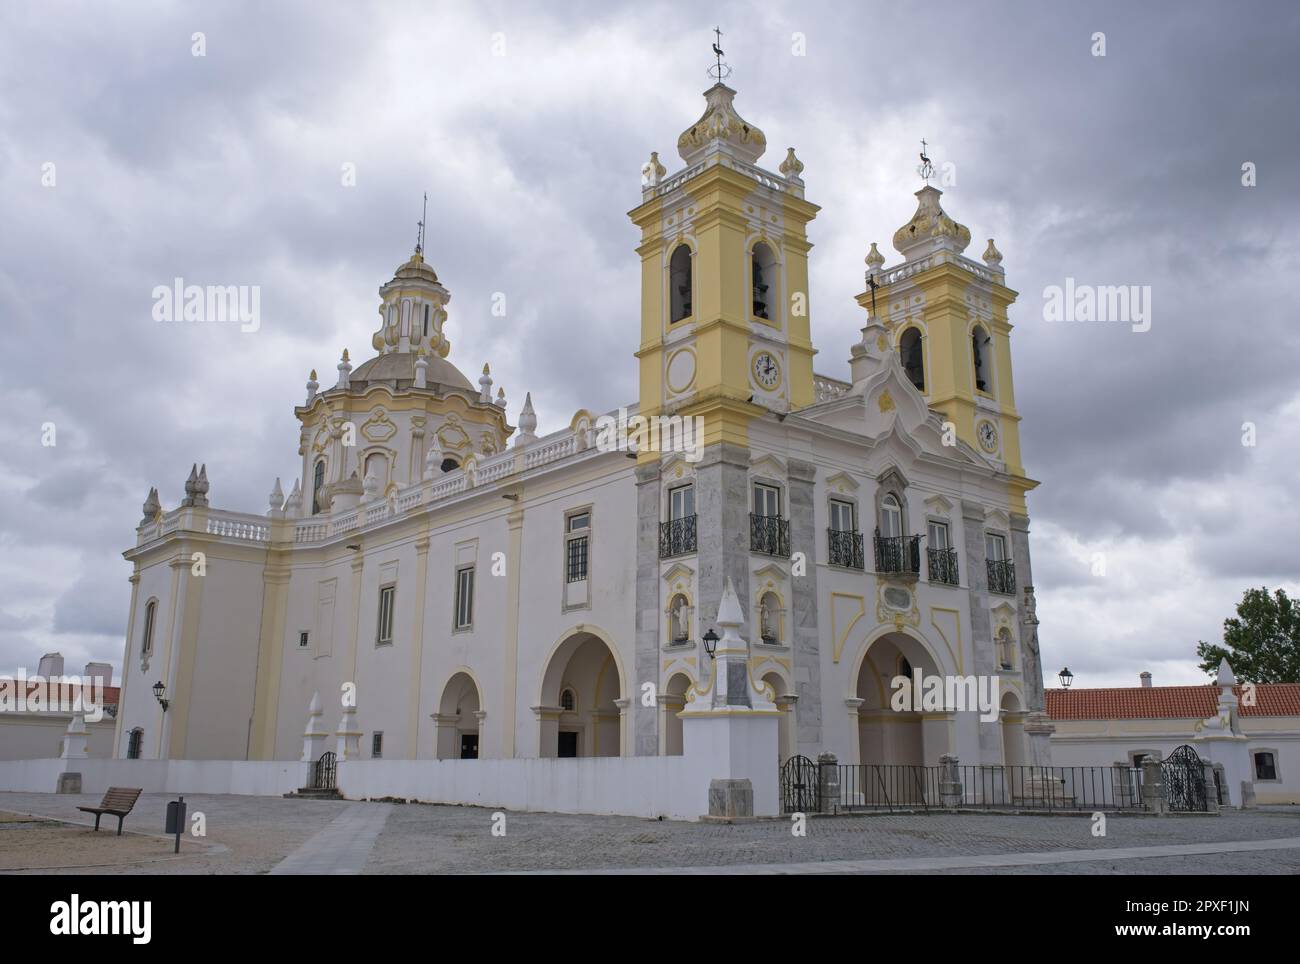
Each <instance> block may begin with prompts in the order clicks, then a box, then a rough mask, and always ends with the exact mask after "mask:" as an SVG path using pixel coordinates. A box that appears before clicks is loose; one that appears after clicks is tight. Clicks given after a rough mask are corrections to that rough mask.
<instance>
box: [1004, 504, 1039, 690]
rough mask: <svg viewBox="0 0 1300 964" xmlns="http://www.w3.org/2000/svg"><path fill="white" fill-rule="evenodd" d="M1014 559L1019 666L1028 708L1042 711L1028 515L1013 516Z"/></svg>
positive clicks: (1012, 551) (1012, 555)
mask: <svg viewBox="0 0 1300 964" xmlns="http://www.w3.org/2000/svg"><path fill="white" fill-rule="evenodd" d="M1011 561H1012V563H1014V564H1015V567H1016V584H1017V585H1018V587H1019V589H1020V627H1021V628H1020V669H1021V678H1022V679H1023V680H1024V682H1025V709H1027V710H1029V711H1030V712H1031V713H1032V712H1039V713H1041V712H1042V711H1043V709H1044V708H1045V706H1046V703H1045V700H1044V698H1043V663H1042V658H1041V656H1040V654H1039V651H1038V615H1037V612H1036V602H1035V599H1034V573H1033V568H1032V565H1031V563H1030V560H1029V518H1028V517H1027V516H1023V515H1013V516H1011Z"/></svg>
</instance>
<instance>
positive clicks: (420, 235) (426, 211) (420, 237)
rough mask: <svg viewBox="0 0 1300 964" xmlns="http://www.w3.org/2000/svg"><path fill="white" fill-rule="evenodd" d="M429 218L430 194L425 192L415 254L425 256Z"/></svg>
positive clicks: (418, 222)
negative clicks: (425, 225)
mask: <svg viewBox="0 0 1300 964" xmlns="http://www.w3.org/2000/svg"><path fill="white" fill-rule="evenodd" d="M428 217H429V192H428V191H425V192H424V210H423V211H422V212H421V213H420V220H419V221H417V222H416V225H417V226H418V227H419V232H418V233H417V234H416V236H415V253H416V254H424V222H425V220H426V219H427V218H428Z"/></svg>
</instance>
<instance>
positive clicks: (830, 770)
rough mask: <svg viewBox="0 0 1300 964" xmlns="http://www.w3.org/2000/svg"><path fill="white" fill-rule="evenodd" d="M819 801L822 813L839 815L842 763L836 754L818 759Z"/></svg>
mask: <svg viewBox="0 0 1300 964" xmlns="http://www.w3.org/2000/svg"><path fill="white" fill-rule="evenodd" d="M817 799H818V801H819V802H820V803H821V812H822V813H839V811H840V761H839V760H838V759H837V758H836V756H835V754H834V753H823V754H821V755H820V756H818V757H817Z"/></svg>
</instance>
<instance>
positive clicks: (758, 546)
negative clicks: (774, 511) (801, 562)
mask: <svg viewBox="0 0 1300 964" xmlns="http://www.w3.org/2000/svg"><path fill="white" fill-rule="evenodd" d="M749 549H750V551H751V552H762V553H765V554H767V555H769V556H781V557H782V558H784V559H788V558H789V557H790V523H789V521H787V520H786V519H782V518H781V517H780V516H779V515H754V513H752V512H751V513H750V514H749Z"/></svg>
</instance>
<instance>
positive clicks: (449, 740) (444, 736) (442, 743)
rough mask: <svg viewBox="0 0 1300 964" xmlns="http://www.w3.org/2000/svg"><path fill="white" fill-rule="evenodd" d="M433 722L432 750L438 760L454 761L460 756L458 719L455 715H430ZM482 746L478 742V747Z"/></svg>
mask: <svg viewBox="0 0 1300 964" xmlns="http://www.w3.org/2000/svg"><path fill="white" fill-rule="evenodd" d="M429 718H430V719H431V720H433V749H434V754H435V756H436V757H437V758H438V759H439V760H454V759H456V758H457V757H459V756H460V746H459V745H458V744H459V740H460V730H459V726H460V717H459V716H457V715H456V714H455V713H430V714H429ZM482 745H483V744H482V742H481V741H480V743H479V746H480V747H481V746H482Z"/></svg>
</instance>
